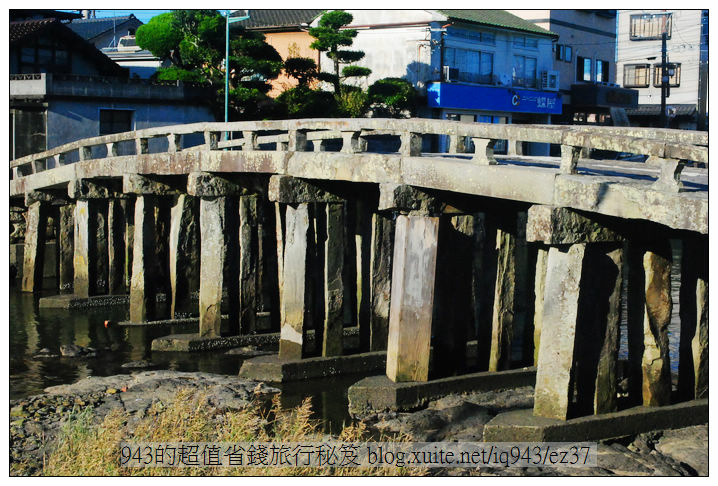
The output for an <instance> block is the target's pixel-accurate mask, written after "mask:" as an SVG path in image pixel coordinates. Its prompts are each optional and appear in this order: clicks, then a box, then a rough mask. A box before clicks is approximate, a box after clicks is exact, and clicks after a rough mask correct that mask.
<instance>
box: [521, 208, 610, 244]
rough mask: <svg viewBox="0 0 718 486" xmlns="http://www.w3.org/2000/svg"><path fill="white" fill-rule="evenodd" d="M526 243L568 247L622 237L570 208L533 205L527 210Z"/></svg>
mask: <svg viewBox="0 0 718 486" xmlns="http://www.w3.org/2000/svg"><path fill="white" fill-rule="evenodd" d="M526 240H527V241H539V242H542V243H545V244H547V245H571V244H573V243H601V242H615V241H623V237H622V236H621V235H620V234H618V233H617V232H616V231H614V230H612V229H610V228H607V227H605V226H604V225H602V224H600V223H597V222H595V221H594V220H593V219H591V218H590V217H588V216H584V215H583V214H580V213H578V212H576V211H573V210H571V209H568V208H559V207H553V206H544V205H534V206H531V207H530V208H529V210H528V221H527V225H526Z"/></svg>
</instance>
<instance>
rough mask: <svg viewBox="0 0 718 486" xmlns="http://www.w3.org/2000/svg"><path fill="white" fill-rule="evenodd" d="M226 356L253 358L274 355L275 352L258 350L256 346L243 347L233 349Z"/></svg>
mask: <svg viewBox="0 0 718 486" xmlns="http://www.w3.org/2000/svg"><path fill="white" fill-rule="evenodd" d="M224 354H230V355H240V356H245V357H253V356H265V355H267V354H274V351H266V350H262V349H258V348H257V347H256V346H242V347H239V348H232V349H230V350H229V351H227V352H226V353H224Z"/></svg>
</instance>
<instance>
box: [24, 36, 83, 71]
mask: <svg viewBox="0 0 718 486" xmlns="http://www.w3.org/2000/svg"><path fill="white" fill-rule="evenodd" d="M17 52H18V57H19V59H20V65H19V71H20V73H24V74H27V73H46V72H54V73H67V72H70V53H69V52H68V51H67V50H65V49H64V46H62V45H61V44H60V43H59V41H57V40H51V39H42V38H33V39H30V40H29V41H28V42H27V43H26V44H25V45H23V47H21V48H19V49H18V51H17Z"/></svg>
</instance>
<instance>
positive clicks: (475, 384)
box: [349, 367, 536, 415]
mask: <svg viewBox="0 0 718 486" xmlns="http://www.w3.org/2000/svg"><path fill="white" fill-rule="evenodd" d="M535 382H536V368H533V367H531V368H521V369H515V370H507V371H496V372H489V371H482V372H479V373H469V374H465V375H460V376H452V377H449V378H440V379H437V380H431V381H425V382H393V381H391V380H390V379H389V378H387V377H386V376H385V375H381V376H370V377H368V378H364V379H363V380H361V381H358V382H357V383H355V384H354V385H352V386H351V387H349V413H351V414H352V415H357V414H366V413H371V412H381V411H387V410H394V411H400V410H415V409H418V408H421V407H423V406H425V405H426V404H427V403H428V402H429V401H431V400H435V399H437V398H440V397H443V396H446V395H448V394H450V393H462V392H467V391H488V390H502V389H507V388H517V387H521V386H533V385H534V383H535Z"/></svg>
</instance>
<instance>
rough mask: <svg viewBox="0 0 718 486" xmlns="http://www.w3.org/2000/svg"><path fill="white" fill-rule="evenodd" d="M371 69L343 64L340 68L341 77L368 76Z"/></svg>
mask: <svg viewBox="0 0 718 486" xmlns="http://www.w3.org/2000/svg"><path fill="white" fill-rule="evenodd" d="M370 74H371V69H369V68H366V67H363V66H344V69H342V78H356V77H364V76H369V75H370Z"/></svg>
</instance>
